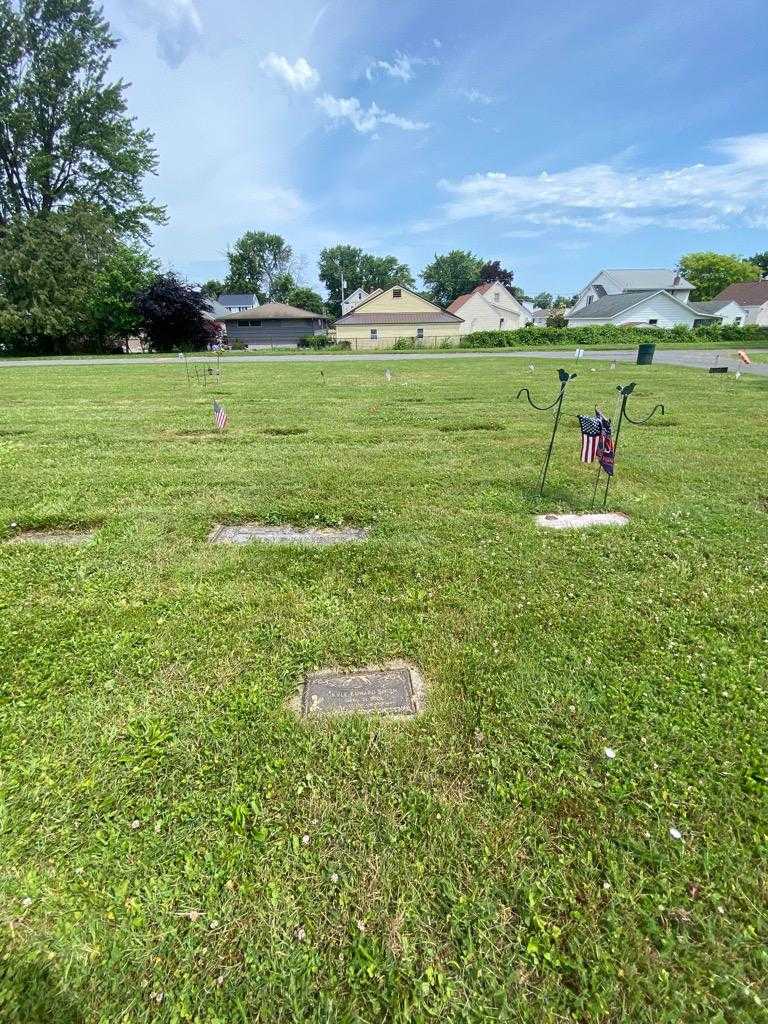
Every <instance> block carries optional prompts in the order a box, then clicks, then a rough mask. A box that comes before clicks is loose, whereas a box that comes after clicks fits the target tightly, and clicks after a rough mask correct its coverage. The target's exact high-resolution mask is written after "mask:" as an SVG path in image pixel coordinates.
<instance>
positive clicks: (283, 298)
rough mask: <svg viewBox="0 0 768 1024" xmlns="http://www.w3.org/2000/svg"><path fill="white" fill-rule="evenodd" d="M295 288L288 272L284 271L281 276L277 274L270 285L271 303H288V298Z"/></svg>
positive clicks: (291, 276)
mask: <svg viewBox="0 0 768 1024" xmlns="http://www.w3.org/2000/svg"><path fill="white" fill-rule="evenodd" d="M295 288H296V282H295V281H294V279H293V274H291V273H290V271H288V270H285V271H283V273H282V274H278V275H277V277H276V278H275V280H274V281H273V283H272V294H271V295H270V297H269V298H270V301H271V302H288V301H289V300H288V296H289V295H290V294H291V292H292V291H293V290H294V289H295Z"/></svg>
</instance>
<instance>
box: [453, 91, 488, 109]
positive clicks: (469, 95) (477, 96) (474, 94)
mask: <svg viewBox="0 0 768 1024" xmlns="http://www.w3.org/2000/svg"><path fill="white" fill-rule="evenodd" d="M459 91H460V95H462V96H463V97H464V99H465V100H469V102H470V103H481V104H483V106H486V107H487V106H488V105H489V104H491V103H493V96H489V95H488V94H487V93H485V92H481V91H480V90H479V89H461V90H459Z"/></svg>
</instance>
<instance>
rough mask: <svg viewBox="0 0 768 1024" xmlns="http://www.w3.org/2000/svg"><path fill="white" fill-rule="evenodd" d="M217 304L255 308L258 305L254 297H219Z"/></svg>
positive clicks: (256, 298)
mask: <svg viewBox="0 0 768 1024" xmlns="http://www.w3.org/2000/svg"><path fill="white" fill-rule="evenodd" d="M219 302H220V303H221V304H222V306H257V305H258V303H259V299H258V296H256V295H226V294H225V295H220V296H219Z"/></svg>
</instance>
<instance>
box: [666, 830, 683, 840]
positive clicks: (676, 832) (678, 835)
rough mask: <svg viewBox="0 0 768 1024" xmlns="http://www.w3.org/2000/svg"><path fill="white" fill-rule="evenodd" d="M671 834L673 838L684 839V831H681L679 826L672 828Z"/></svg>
mask: <svg viewBox="0 0 768 1024" xmlns="http://www.w3.org/2000/svg"><path fill="white" fill-rule="evenodd" d="M669 834H670V835H671V836H672V838H673V839H682V838H683V833H682V832H681V831H680V829H679V828H671V829H670V830H669Z"/></svg>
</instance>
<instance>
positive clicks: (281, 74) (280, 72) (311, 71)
mask: <svg viewBox="0 0 768 1024" xmlns="http://www.w3.org/2000/svg"><path fill="white" fill-rule="evenodd" d="M259 67H260V68H261V70H262V71H266V72H267V74H268V75H272V76H273V78H279V79H280V81H282V82H284V83H285V84H286V85H287V86H288V87H289V88H291V89H293V90H294V92H311V91H312V90H313V89H316V88H317V87H318V85H319V84H320V75H319V73H318V71H317V70H316V69H315V68H313V67H312V65H311V64H310V63H309V61H308V60H307V59H306V58H305V57H299V58H298V59H297V60H296V61H294V63H293V64H291V62H290V61H289V60H288V58H287V57H281V56H280V54H278V53H268V54H267V56H266V57H265V58H264V59H263V60H262V61H260V62H259Z"/></svg>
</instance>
